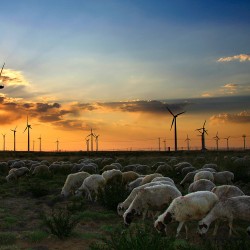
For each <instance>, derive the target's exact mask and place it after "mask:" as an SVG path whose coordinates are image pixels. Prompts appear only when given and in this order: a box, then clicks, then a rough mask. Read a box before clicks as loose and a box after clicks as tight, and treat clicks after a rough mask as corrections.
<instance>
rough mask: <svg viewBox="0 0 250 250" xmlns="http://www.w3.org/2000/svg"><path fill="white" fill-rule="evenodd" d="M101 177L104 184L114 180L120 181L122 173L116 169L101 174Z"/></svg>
mask: <svg viewBox="0 0 250 250" xmlns="http://www.w3.org/2000/svg"><path fill="white" fill-rule="evenodd" d="M102 176H103V177H104V179H105V181H106V182H108V181H111V180H114V179H117V180H119V181H122V172H121V171H120V170H118V169H111V170H106V171H104V172H103V173H102Z"/></svg>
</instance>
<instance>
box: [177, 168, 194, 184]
mask: <svg viewBox="0 0 250 250" xmlns="http://www.w3.org/2000/svg"><path fill="white" fill-rule="evenodd" d="M196 173H198V170H195V171H193V172H189V173H188V174H186V176H185V177H184V178H183V179H182V181H181V182H180V185H181V186H182V187H183V186H184V184H185V183H192V182H193V180H194V176H195V174H196Z"/></svg>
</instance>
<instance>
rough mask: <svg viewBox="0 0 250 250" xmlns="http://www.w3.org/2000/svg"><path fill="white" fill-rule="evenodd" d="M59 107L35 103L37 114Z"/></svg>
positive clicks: (55, 104) (56, 104) (54, 104)
mask: <svg viewBox="0 0 250 250" xmlns="http://www.w3.org/2000/svg"><path fill="white" fill-rule="evenodd" d="M60 107H61V105H60V104H59V103H53V104H48V103H37V104H36V111H37V112H47V111H48V110H49V109H53V108H56V109H58V108H60Z"/></svg>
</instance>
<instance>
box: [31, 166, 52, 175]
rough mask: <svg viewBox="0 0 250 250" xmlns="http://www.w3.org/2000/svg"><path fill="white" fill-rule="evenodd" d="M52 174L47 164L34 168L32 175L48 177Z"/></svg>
mask: <svg viewBox="0 0 250 250" xmlns="http://www.w3.org/2000/svg"><path fill="white" fill-rule="evenodd" d="M46 174H50V171H49V167H48V166H47V165H45V164H41V165H38V166H36V167H35V168H34V170H33V172H32V175H46Z"/></svg>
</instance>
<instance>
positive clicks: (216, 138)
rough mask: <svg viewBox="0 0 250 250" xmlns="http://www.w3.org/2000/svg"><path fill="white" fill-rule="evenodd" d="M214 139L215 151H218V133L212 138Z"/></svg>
mask: <svg viewBox="0 0 250 250" xmlns="http://www.w3.org/2000/svg"><path fill="white" fill-rule="evenodd" d="M214 139H215V141H216V149H217V151H218V149H219V140H220V138H219V136H218V132H217V133H216V136H215V137H214Z"/></svg>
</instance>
